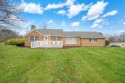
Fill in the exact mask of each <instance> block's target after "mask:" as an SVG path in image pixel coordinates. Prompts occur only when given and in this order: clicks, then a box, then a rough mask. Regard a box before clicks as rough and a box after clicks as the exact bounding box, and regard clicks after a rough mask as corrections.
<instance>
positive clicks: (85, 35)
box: [25, 25, 105, 48]
mask: <svg viewBox="0 0 125 83" xmlns="http://www.w3.org/2000/svg"><path fill="white" fill-rule="evenodd" d="M25 46H30V47H31V48H63V47H85V46H99V47H103V46H105V37H104V36H103V35H101V34H99V33H98V32H82V31H63V30H62V29H44V28H43V29H36V27H35V26H34V25H32V26H31V31H30V32H28V33H27V34H26V35H25Z"/></svg>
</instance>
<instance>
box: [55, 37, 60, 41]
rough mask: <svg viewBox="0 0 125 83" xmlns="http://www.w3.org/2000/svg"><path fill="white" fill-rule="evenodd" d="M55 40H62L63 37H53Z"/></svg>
mask: <svg viewBox="0 0 125 83" xmlns="http://www.w3.org/2000/svg"><path fill="white" fill-rule="evenodd" d="M53 41H61V37H53Z"/></svg>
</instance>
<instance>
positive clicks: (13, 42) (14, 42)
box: [5, 38, 24, 46]
mask: <svg viewBox="0 0 125 83" xmlns="http://www.w3.org/2000/svg"><path fill="white" fill-rule="evenodd" d="M5 44H6V45H16V46H24V39H22V38H15V39H9V40H7V41H6V42H5Z"/></svg>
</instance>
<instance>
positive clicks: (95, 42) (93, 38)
mask: <svg viewBox="0 0 125 83" xmlns="http://www.w3.org/2000/svg"><path fill="white" fill-rule="evenodd" d="M92 39H96V40H97V41H96V42H92V41H91V40H92ZM90 42H91V43H97V42H98V38H90Z"/></svg>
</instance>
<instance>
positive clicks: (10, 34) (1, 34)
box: [0, 29, 19, 42]
mask: <svg viewBox="0 0 125 83" xmlns="http://www.w3.org/2000/svg"><path fill="white" fill-rule="evenodd" d="M17 37H19V35H18V34H17V33H16V32H14V31H12V30H9V29H2V30H0V42H5V41H6V40H8V39H12V38H17Z"/></svg>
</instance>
